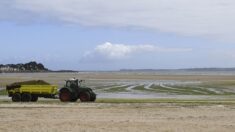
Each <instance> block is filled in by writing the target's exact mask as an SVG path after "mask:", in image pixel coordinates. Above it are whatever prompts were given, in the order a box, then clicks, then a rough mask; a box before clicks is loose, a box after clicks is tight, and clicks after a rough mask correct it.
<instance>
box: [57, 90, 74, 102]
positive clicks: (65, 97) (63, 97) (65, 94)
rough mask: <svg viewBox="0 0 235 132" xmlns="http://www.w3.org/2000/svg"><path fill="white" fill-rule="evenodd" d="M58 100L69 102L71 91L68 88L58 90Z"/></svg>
mask: <svg viewBox="0 0 235 132" xmlns="http://www.w3.org/2000/svg"><path fill="white" fill-rule="evenodd" d="M59 97H60V101H61V102H69V101H71V93H70V92H69V91H68V90H62V91H60V95H59Z"/></svg>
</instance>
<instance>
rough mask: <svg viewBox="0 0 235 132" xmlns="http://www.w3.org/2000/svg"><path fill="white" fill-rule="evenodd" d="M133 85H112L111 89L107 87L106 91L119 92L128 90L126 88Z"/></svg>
mask: <svg viewBox="0 0 235 132" xmlns="http://www.w3.org/2000/svg"><path fill="white" fill-rule="evenodd" d="M130 86H131V85H128V86H120V87H118V86H117V87H111V88H109V89H105V90H104V91H105V92H111V93H117V92H128V90H126V88H128V87H130Z"/></svg>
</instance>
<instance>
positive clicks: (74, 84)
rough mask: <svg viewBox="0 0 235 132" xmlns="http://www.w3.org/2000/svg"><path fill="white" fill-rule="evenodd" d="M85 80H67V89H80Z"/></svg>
mask: <svg viewBox="0 0 235 132" xmlns="http://www.w3.org/2000/svg"><path fill="white" fill-rule="evenodd" d="M82 82H83V80H78V79H75V78H72V79H69V80H66V84H65V87H68V88H79V87H80V86H81V85H82Z"/></svg>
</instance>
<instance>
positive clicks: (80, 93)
mask: <svg viewBox="0 0 235 132" xmlns="http://www.w3.org/2000/svg"><path fill="white" fill-rule="evenodd" d="M82 82H83V80H78V79H75V78H73V79H70V80H66V83H65V85H64V87H62V88H60V89H59V98H60V101H62V102H76V101H77V100H78V99H80V101H81V102H94V101H95V100H96V94H95V93H94V92H93V91H92V89H91V88H88V87H86V86H83V85H82Z"/></svg>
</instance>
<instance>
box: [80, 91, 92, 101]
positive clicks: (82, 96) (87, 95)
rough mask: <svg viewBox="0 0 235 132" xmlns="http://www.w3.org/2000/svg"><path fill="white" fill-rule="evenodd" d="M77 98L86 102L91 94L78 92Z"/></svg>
mask: <svg viewBox="0 0 235 132" xmlns="http://www.w3.org/2000/svg"><path fill="white" fill-rule="evenodd" d="M79 98H80V100H81V102H88V101H90V99H91V95H90V93H89V92H82V93H80V95H79Z"/></svg>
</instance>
